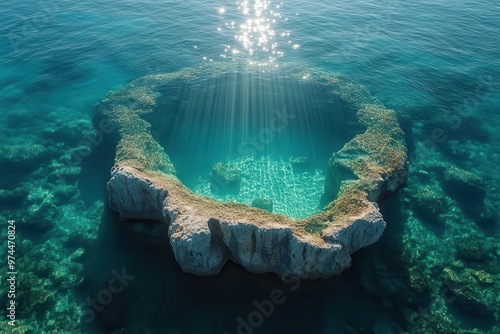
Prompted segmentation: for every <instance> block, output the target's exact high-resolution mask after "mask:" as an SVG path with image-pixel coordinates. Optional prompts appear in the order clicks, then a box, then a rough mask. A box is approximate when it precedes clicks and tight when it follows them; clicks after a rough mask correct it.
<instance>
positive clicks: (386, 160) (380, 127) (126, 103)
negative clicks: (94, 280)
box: [96, 64, 407, 278]
mask: <svg viewBox="0 0 500 334" xmlns="http://www.w3.org/2000/svg"><path fill="white" fill-rule="evenodd" d="M234 66H236V67H233V65H228V64H211V65H209V66H204V67H199V68H193V69H186V70H183V71H180V72H177V73H170V74H161V75H153V76H146V77H143V78H140V79H137V80H135V81H133V82H132V83H130V84H129V85H128V86H127V87H125V88H123V89H121V90H119V91H116V92H112V93H110V94H109V95H108V97H107V98H106V99H105V100H104V101H102V102H101V103H100V104H99V105H97V107H96V115H97V116H99V117H100V116H105V117H109V119H110V121H111V122H112V124H113V125H114V126H116V128H117V129H118V132H117V134H118V136H115V137H114V138H113V139H114V140H115V142H116V144H117V147H116V157H115V166H114V167H113V169H112V171H111V179H110V181H109V183H108V190H109V196H110V205H111V208H112V209H113V210H115V211H117V212H119V214H120V217H121V219H154V220H159V221H162V222H165V223H168V224H169V238H170V243H171V245H172V247H173V250H174V254H175V257H176V259H177V261H178V262H179V264H180V265H181V267H182V269H183V270H184V271H186V272H191V273H195V274H199V275H213V274H216V273H218V272H219V271H220V270H221V268H222V266H223V265H224V264H225V262H226V261H227V260H228V259H229V258H231V259H233V260H234V261H236V262H238V263H240V264H241V265H243V266H244V267H246V268H247V269H248V270H250V271H253V272H257V273H261V272H274V273H276V274H278V275H280V276H281V277H284V276H285V275H288V276H290V275H293V276H297V277H302V278H306V277H308V278H320V277H323V278H325V277H329V276H333V275H338V274H340V273H341V272H342V271H343V270H344V269H346V268H347V267H348V266H349V265H350V262H351V258H350V254H352V253H353V252H355V251H356V250H358V249H359V248H361V247H365V246H367V245H369V244H372V243H374V242H376V241H377V240H378V239H379V238H380V236H381V234H382V232H383V230H384V228H385V222H384V220H383V218H382V216H381V214H380V212H379V210H378V206H377V204H376V201H377V200H378V198H379V196H380V195H381V194H384V193H387V192H393V191H395V190H397V189H398V188H399V187H400V186H401V185H402V184H403V182H404V181H405V179H406V175H407V156H406V147H405V144H404V138H403V133H402V131H401V129H400V128H399V125H398V122H397V120H396V116H395V113H394V111H392V110H389V109H386V108H385V107H384V106H383V105H382V104H381V103H380V102H379V101H377V100H376V99H375V98H374V97H372V96H371V95H370V94H369V93H368V92H367V91H366V89H364V88H363V87H362V86H361V85H358V84H355V83H353V82H351V81H349V80H347V79H345V78H343V77H341V76H339V75H336V74H331V73H326V72H323V71H320V70H317V69H314V68H306V67H303V66H301V65H299V64H282V65H280V66H279V67H269V68H266V74H267V73H271V74H273V75H274V77H285V78H287V80H294V81H295V82H297V83H299V84H300V85H313V86H318V87H324V88H326V89H328V91H329V92H330V93H331V96H332V97H335V98H337V99H341V100H342V101H345V102H346V103H348V104H350V105H352V106H353V108H356V110H357V118H358V120H359V122H361V124H362V125H363V126H364V128H365V130H364V132H363V133H360V134H357V135H356V136H355V137H354V138H353V139H352V140H350V141H349V142H348V143H346V144H345V145H344V147H343V148H341V149H340V151H338V152H333V156H332V158H331V159H330V161H329V164H328V172H327V178H326V182H325V189H324V193H325V194H324V198H325V201H326V202H325V203H328V205H327V206H326V207H325V208H324V210H323V211H322V212H320V213H318V214H315V215H313V216H310V217H307V218H304V219H291V218H289V217H287V216H285V215H281V214H274V213H270V212H266V211H262V210H259V209H255V208H252V207H250V206H247V205H245V204H239V203H222V202H218V201H215V200H213V199H210V198H207V197H204V196H200V195H197V194H194V193H193V192H192V191H191V190H190V189H188V188H187V187H186V186H184V185H183V184H182V183H181V181H180V180H179V179H178V178H177V177H176V176H175V174H176V172H175V167H174V165H173V164H172V162H171V160H170V158H169V156H168V155H167V153H166V152H165V151H164V148H163V147H162V146H161V145H160V144H159V142H158V139H157V138H158V136H159V135H161V134H159V133H157V132H156V130H155V131H152V130H151V129H152V127H151V124H155V123H156V122H169V121H173V120H174V119H175V105H176V103H178V101H176V100H175V97H174V96H172V94H175V91H176V87H177V86H179V85H189V83H190V80H192V79H194V78H196V77H198V76H203V75H210V76H212V77H217V76H223V75H224V74H226V73H229V72H231V71H247V72H249V73H261V72H262V70H263V69H262V68H258V69H257V68H252V67H247V68H238V67H237V66H238V65H234ZM160 101H161V103H163V104H165V105H166V106H167V107H165V106H164V107H163V109H162V110H163V112H162V115H161V117H162V118H161V119H159V118H155V116H154V112H155V111H157V110H156V108H157V104H158V103H160ZM165 101H166V102H165ZM156 117H157V116H156ZM207 140H208V138H207Z"/></svg>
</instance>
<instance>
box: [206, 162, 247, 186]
mask: <svg viewBox="0 0 500 334" xmlns="http://www.w3.org/2000/svg"><path fill="white" fill-rule="evenodd" d="M210 178H211V181H212V183H211V189H212V191H213V192H216V193H217V192H224V191H230V190H235V189H238V188H239V187H240V183H241V179H242V175H241V170H240V169H239V168H238V167H236V166H233V165H230V164H224V163H222V162H218V163H216V164H215V165H214V166H213V167H212V170H211V172H210Z"/></svg>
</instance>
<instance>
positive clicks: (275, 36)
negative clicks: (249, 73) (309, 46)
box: [217, 0, 298, 65]
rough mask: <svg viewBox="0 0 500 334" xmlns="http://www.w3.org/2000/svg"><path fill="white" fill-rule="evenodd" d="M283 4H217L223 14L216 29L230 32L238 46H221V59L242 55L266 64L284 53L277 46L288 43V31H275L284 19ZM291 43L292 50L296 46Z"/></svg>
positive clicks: (259, 0)
mask: <svg viewBox="0 0 500 334" xmlns="http://www.w3.org/2000/svg"><path fill="white" fill-rule="evenodd" d="M282 6H283V3H282V2H280V3H278V4H272V1H270V0H253V1H252V0H243V1H237V2H236V6H235V7H234V8H229V7H219V8H218V9H217V10H218V13H219V14H220V15H222V16H223V18H224V20H227V21H226V22H225V23H224V27H219V28H218V29H217V30H218V31H219V32H223V33H224V32H228V31H229V32H230V33H231V34H232V35H233V36H234V38H235V40H236V41H237V42H238V43H237V45H235V46H231V45H230V44H228V45H224V52H223V53H222V54H221V57H222V58H232V59H233V60H234V59H235V58H237V57H245V58H247V59H249V60H250V62H251V63H255V64H258V65H269V64H272V63H274V62H275V61H276V60H277V59H278V58H281V57H283V56H284V51H283V50H282V49H281V48H280V45H282V44H285V43H286V44H291V43H292V42H291V41H290V40H289V37H290V31H288V30H286V31H280V32H279V33H277V32H276V25H277V23H278V22H280V21H281V22H283V21H287V20H288V19H287V18H285V17H283V16H282V15H281V13H280V11H279V10H280V8H281V7H282ZM297 48H298V44H294V47H293V49H297Z"/></svg>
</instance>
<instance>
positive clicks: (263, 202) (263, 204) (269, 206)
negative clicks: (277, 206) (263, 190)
mask: <svg viewBox="0 0 500 334" xmlns="http://www.w3.org/2000/svg"><path fill="white" fill-rule="evenodd" d="M252 206H253V207H256V208H259V209H262V210H266V211H269V212H273V201H272V200H270V199H268V198H256V199H254V200H253V201H252Z"/></svg>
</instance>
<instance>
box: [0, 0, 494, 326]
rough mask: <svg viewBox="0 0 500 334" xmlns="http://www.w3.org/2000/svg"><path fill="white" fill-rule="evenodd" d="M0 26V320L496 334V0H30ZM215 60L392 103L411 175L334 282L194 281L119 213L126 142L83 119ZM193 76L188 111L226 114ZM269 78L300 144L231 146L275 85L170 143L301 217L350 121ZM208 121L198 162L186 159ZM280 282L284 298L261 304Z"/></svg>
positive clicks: (181, 160) (162, 239)
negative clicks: (156, 78)
mask: <svg viewBox="0 0 500 334" xmlns="http://www.w3.org/2000/svg"><path fill="white" fill-rule="evenodd" d="M0 22H2V24H1V25H0V36H1V39H0V88H1V89H0V127H1V133H2V140H1V141H0V162H1V163H0V173H1V174H0V175H1V177H0V213H1V214H0V217H1V219H2V222H1V224H2V226H3V227H2V239H1V242H0V244H1V248H0V254H1V255H2V256H1V258H2V260H1V261H2V263H1V265H0V270H1V271H2V272H1V276H2V285H1V294H0V301H1V305H2V307H1V309H0V316H1V318H0V332H1V333H182V334H184V333H187V334H191V333H193V334H198V333H200V334H204V333H207V334H211V333H221V334H222V333H245V334H251V333H256V334H257V333H273V334H274V333H276V334H281V333H290V334H295V333H312V334H316V333H325V334H337V333H338V334H348V333H349V334H352V333H375V334H382V333H383V334H386V333H388V334H389V333H396V334H402V333H425V334H427V333H429V334H430V333H485V334H486V333H493V334H495V333H500V299H499V297H498V296H500V262H499V260H500V234H499V230H500V228H499V208H500V132H499V130H498V129H499V128H500V79H499V75H500V38H499V36H500V2H498V1H493V0H483V1H479V2H477V1H468V0H457V1H443V0H436V1H417V2H404V1H401V0H381V1H363V0H353V1H347V2H346V1H333V2H332V1H330V2H325V1H318V0H311V1H298V0H284V1H283V2H279V1H271V0H269V1H266V0H262V1H259V0H254V1H244V0H240V1H225V0H224V1H218V2H214V1H194V0H187V1H146V0H143V1H141V0H139V1H104V0H82V1H68V0H51V1H48V0H37V1H33V0H25V1H20V2H12V1H8V2H6V3H4V4H3V6H1V7H0ZM208 63H238V64H241V63H251V64H252V66H256V67H257V68H258V67H259V66H261V67H262V71H263V72H265V68H266V67H267V66H278V67H279V66H280V64H284V63H297V64H303V65H304V66H307V67H314V68H316V69H318V70H319V71H324V72H325V73H326V72H328V73H330V72H334V73H338V74H339V75H342V76H345V77H347V78H349V79H350V80H352V81H354V82H356V83H358V84H361V85H364V86H365V87H366V88H367V90H368V91H369V92H370V93H371V94H372V95H373V96H375V97H376V98H377V99H378V100H380V101H381V102H382V103H383V104H384V105H385V106H386V107H388V108H391V109H393V110H395V111H396V113H397V116H398V120H399V122H400V125H401V128H402V129H403V131H404V132H405V139H406V144H407V146H408V153H409V162H410V176H409V178H408V181H407V183H406V185H405V187H404V188H403V189H401V190H399V191H398V192H397V193H395V194H393V195H391V196H389V197H387V198H384V199H383V200H381V201H380V203H379V206H380V208H381V211H382V213H383V215H384V218H385V220H386V222H387V229H386V231H385V233H384V235H383V237H382V238H381V240H380V241H379V242H378V243H376V244H374V245H372V246H369V247H367V248H365V249H362V250H360V251H358V252H357V253H355V254H354V255H353V265H352V267H351V268H350V269H348V270H347V271H346V272H344V273H343V274H342V275H341V276H340V277H338V278H332V279H328V280H320V281H302V282H299V284H297V285H296V284H290V283H289V284H286V283H284V282H281V281H280V280H279V279H278V277H277V276H276V275H273V274H261V275H257V274H251V273H249V272H247V271H246V270H245V269H244V268H242V267H240V266H238V265H236V264H233V263H228V265H227V266H226V267H225V268H224V269H223V270H222V272H221V273H220V274H219V275H217V276H214V277H197V276H193V275H190V274H185V273H183V272H182V271H181V269H180V267H179V266H178V264H177V263H176V261H175V258H174V256H173V253H172V250H171V248H170V244H169V242H168V237H167V230H166V227H165V226H161V225H158V224H157V223H155V222H139V221H129V222H120V221H119V219H118V216H117V214H116V213H114V212H112V211H111V210H110V209H109V206H108V197H107V196H108V194H107V189H106V182H107V181H108V179H109V171H110V169H111V167H112V165H113V159H114V150H115V146H113V143H112V142H111V141H110V140H108V139H107V138H106V136H104V134H103V133H102V131H99V128H98V127H97V126H96V125H95V124H93V122H92V117H93V113H92V112H93V107H94V105H96V104H97V103H99V102H100V101H101V100H103V99H104V98H105V97H106V94H107V93H108V92H110V91H113V90H117V89H120V88H122V87H124V86H126V85H127V84H128V83H129V82H131V81H132V80H134V79H137V78H139V77H142V76H145V75H151V74H160V73H171V72H177V71H180V70H182V69H184V68H191V67H196V66H199V65H203V64H208ZM207 75H210V73H207ZM223 79H224V78H223ZM235 82H236V83H235ZM237 82H238V78H237V77H236V78H234V77H232V78H225V81H224V80H221V83H220V85H219V84H218V85H217V87H224V89H223V90H224V91H225V92H226V93H225V95H224V94H222V95H221V96H219V97H218V100H216V103H215V104H214V105H216V106H219V107H220V105H221V104H223V103H227V100H228V99H229V98H230V97H231V96H238V101H239V100H244V99H245V98H247V97H245V96H243V95H244V93H241V92H240V91H239V90H238V89H237V88H234V87H235V86H236V85H237ZM196 85H198V86H199V87H196ZM231 85H234V86H231ZM279 85H282V86H279ZM193 87H194V88H192V90H191V91H186V92H185V94H183V95H182V96H180V97H179V98H180V99H181V100H182V101H183V103H184V104H183V107H182V108H185V109H186V110H187V111H186V112H185V115H186V117H187V118H189V117H190V115H189V112H193V115H194V114H196V115H200V114H201V115H205V114H204V112H205V113H206V115H207V116H206V117H207V118H208V119H212V120H213V119H214V118H217V117H221V115H220V114H217V113H215V111H217V110H218V109H217V108H215V107H214V108H213V109H211V110H207V111H204V110H203V108H202V106H200V105H197V104H196V101H197V99H199V97H200V96H207V95H208V96H209V95H210V91H209V89H208V88H206V86H204V84H203V83H201V84H200V83H196V82H194V83H193ZM204 87H205V88H204ZM263 87H265V90H264V89H263V90H262V91H265V92H266V94H269V96H271V95H273V94H274V95H273V96H279V97H282V96H285V97H284V99H299V100H301V101H304V102H303V103H304V106H303V108H302V109H301V110H300V111H299V110H297V111H294V114H299V115H300V112H306V111H310V112H309V113H307V112H306V113H305V114H304V115H303V116H300V117H303V118H301V119H302V121H301V122H300V124H301V125H302V127H299V129H296V128H294V127H293V126H292V127H290V128H288V130H286V131H284V132H283V133H281V134H280V135H281V136H282V137H280V138H285V139H286V138H287V137H290V136H294V135H295V134H297V131H299V130H303V131H304V133H302V134H301V135H300V136H297V137H295V140H296V141H297V143H294V144H293V145H291V144H290V143H289V142H287V141H286V140H285V139H283V140H281V139H278V140H276V141H273V145H275V146H276V147H271V146H270V147H268V148H266V150H267V149H269V150H270V151H272V152H267V151H266V150H263V151H262V152H261V153H262V154H260V155H259V156H258V157H254V158H249V157H245V156H234V155H233V154H232V153H231V152H232V150H233V151H234V148H235V147H234V146H232V144H231V143H233V142H235V143H238V142H240V141H241V140H240V139H241V138H240V137H234V138H232V139H231V140H232V141H229V142H226V141H225V139H224V138H229V137H230V136H229V135H228V134H227V133H225V132H224V131H225V130H227V129H228V128H230V129H234V128H235V127H237V126H240V125H241V124H242V123H245V122H250V120H253V122H254V123H252V124H253V125H252V126H253V127H250V130H249V131H250V132H252V131H253V132H255V134H257V135H258V133H259V132H258V131H259V129H260V128H261V124H262V122H264V121H263V120H262V119H260V118H259V117H258V116H252V115H259V109H262V108H261V107H262V106H260V105H259V104H258V100H259V99H261V100H263V99H264V97H259V96H257V97H256V96H253V98H254V99H255V100H256V101H257V102H254V103H249V104H247V108H246V109H245V110H242V111H241V115H242V116H241V119H239V118H238V119H236V120H235V119H233V120H231V122H232V123H231V122H228V123H227V124H226V127H223V128H222V129H220V131H217V134H216V135H215V134H212V133H211V132H210V131H208V130H209V128H207V124H208V123H206V122H205V123H204V121H203V120H204V118H201V120H199V121H197V122H198V123H196V122H195V123H193V124H191V125H189V126H184V127H179V128H175V131H174V132H173V133H174V134H175V135H173V136H171V137H169V138H165V143H166V144H165V145H167V146H169V147H175V148H177V149H175V150H173V151H172V152H168V153H169V154H170V155H171V158H172V161H173V162H174V164H180V165H182V166H183V168H181V169H180V173H179V178H180V179H181V180H182V181H183V182H185V183H186V185H188V186H189V187H191V189H193V191H195V192H197V193H199V194H205V195H207V196H211V197H214V198H216V199H219V200H224V201H239V202H243V203H247V204H251V202H252V200H253V199H255V198H261V197H266V196H268V197H270V198H271V199H272V200H273V203H274V210H275V211H276V212H279V213H283V214H288V215H290V216H292V217H295V218H300V217H305V216H308V215H310V214H313V213H315V212H318V210H320V209H321V207H320V205H319V201H320V197H321V192H322V187H323V183H324V177H325V176H324V172H325V170H324V167H326V162H327V160H328V154H327V153H328V152H331V150H336V149H338V148H340V147H341V146H342V144H343V143H345V142H347V141H348V140H349V139H350V138H352V136H353V135H354V134H353V133H348V132H349V131H347V130H346V132H345V133H344V132H343V131H344V130H345V129H344V127H343V126H336V127H335V126H334V127H333V128H332V129H330V128H329V127H328V124H329V123H328V122H326V121H332V122H333V123H335V122H336V121H337V120H339V118H338V117H339V116H338V115H326V114H325V110H326V109H328V108H327V107H328V106H329V105H331V103H332V102H331V101H323V99H322V98H321V94H323V93H324V92H317V91H314V87H310V88H308V89H310V91H301V92H300V94H297V88H296V87H295V86H294V84H293V83H288V84H287V83H285V84H283V83H280V84H275V83H273V82H267V83H265V85H264V86H263ZM204 89H208V91H204ZM231 89H232V90H231ZM196 90H197V91H196ZM235 92H237V93H235ZM238 94H240V95H241V96H240V95H238ZM264 95H265V94H264ZM269 96H267V97H266V99H267V98H269ZM311 96H314V98H312V97H311ZM320 100H321V101H322V102H321V103H320V104H318V101H320ZM233 102H234V101H233ZM217 103H218V104H217ZM313 106H314V107H313ZM226 107H227V105H226ZM233 107H234V106H233ZM265 107H266V109H273V110H274V109H279V108H280V105H279V104H276V105H274V104H273V105H270V106H265ZM235 108H241V106H240V105H239V104H238V105H237V106H236V107H235ZM340 109H342V108H340ZM221 110H227V108H226V109H224V108H222V107H221ZM214 115H215V116H214ZM217 115H218V116H217ZM252 117H255V119H253V118H252ZM342 117H343V116H342ZM223 118H224V117H223ZM263 119H266V117H263ZM318 120H321V121H318ZM342 120H345V119H344V118H342ZM314 122H316V123H314ZM313 123H314V124H316V125H314V126H311V125H310V124H313ZM238 124H239V125H238ZM303 124H308V126H303ZM345 124H348V123H345ZM96 127H97V130H96ZM346 127H348V126H346ZM242 128H243V127H242ZM207 129H208V130H207ZM238 129H239V128H238ZM304 129H305V130H304ZM312 129H314V131H313V130H312ZM351 130H352V129H351ZM353 131H354V130H353ZM299 132H300V131H299ZM355 132H356V131H354V133H355ZM193 133H194V134H193ZM233 133H234V131H233ZM311 133H313V134H314V136H309V134H311ZM207 136H208V138H213V141H209V143H208V144H207V145H209V146H210V145H211V146H210V147H209V149H203V150H201V149H200V150H199V152H197V153H196V154H194V153H193V155H192V156H193V161H189V159H188V161H186V156H185V155H183V154H180V153H179V152H184V151H190V152H196V151H197V149H196V147H197V145H198V144H199V143H200V142H203V141H204V139H203V138H206V137H207ZM227 136H229V137H227ZM183 138H187V139H185V140H184V139H183ZM305 138H313V139H311V140H310V141H308V142H306V140H305ZM298 142H300V143H301V144H298ZM284 143H288V145H289V146H286V144H284ZM226 144H227V145H226ZM224 145H226V146H227V147H226V146H224ZM223 146H224V150H222V149H220V150H218V151H217V150H216V149H215V148H214V147H219V148H220V147H223ZM291 147H293V148H294V149H295V150H294V149H291ZM273 150H274V151H273ZM214 152H219V153H221V152H222V153H224V154H222V153H221V156H216V155H214V154H215V153H214ZM325 152H326V153H325ZM304 156H307V158H308V159H310V160H311V161H312V167H311V166H310V167H309V169H308V170H307V171H306V172H304V173H301V174H300V175H298V176H297V175H296V174H294V173H293V172H292V165H291V161H292V159H294V158H301V157H304ZM219 161H221V162H223V163H228V164H232V165H233V166H237V167H238V168H239V169H240V170H241V171H242V173H243V181H242V182H243V183H242V188H241V191H240V193H237V194H231V193H229V194H220V193H217V192H214V191H213V189H211V188H210V181H209V179H208V177H207V175H208V174H209V173H210V169H211V168H212V166H213V164H215V163H216V162H219ZM256 170H260V171H261V172H262V174H260V175H257V176H256V175H254V177H253V178H252V177H251V174H252V173H254V174H255V171H256ZM249 175H250V176H249ZM273 180H286V181H284V182H282V183H281V184H278V185H276V184H273ZM266 187H267V188H266ZM302 189H307V190H306V191H304V192H301V190H302ZM9 221H15V222H12V223H9ZM9 225H11V226H12V225H15V231H16V233H15V240H14V241H15V248H9V246H10V245H11V244H9V243H8V240H9V239H8V235H9V234H8V226H9ZM9 251H10V253H9ZM8 255H11V256H14V258H15V260H14V262H11V263H8ZM9 259H10V258H9ZM11 265H12V266H14V267H13V268H10V267H9V266H11ZM12 269H14V270H15V271H16V272H17V274H16V285H15V297H9V289H10V287H11V285H9V284H7V283H6V282H7V281H6V277H8V276H9V275H8V274H7V273H8V272H11V271H14V270H12ZM275 289H279V290H280V291H282V292H284V296H285V297H286V300H285V301H284V302H283V303H282V304H280V305H274V306H273V308H272V310H267V311H269V312H267V311H265V312H263V313H262V311H261V310H260V308H259V307H260V306H259V305H261V304H262V301H265V300H268V299H269V298H270V294H271V293H272V291H274V290H275ZM103 291H104V292H103ZM11 300H15V302H16V305H17V306H16V310H15V321H16V323H15V324H16V327H13V326H11V324H9V321H11V320H12V318H9V317H8V315H10V314H12V312H11V311H10V310H8V309H7V306H8V305H10V304H9V303H10V301H11ZM259 312H261V313H259ZM256 314H260V316H256Z"/></svg>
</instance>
